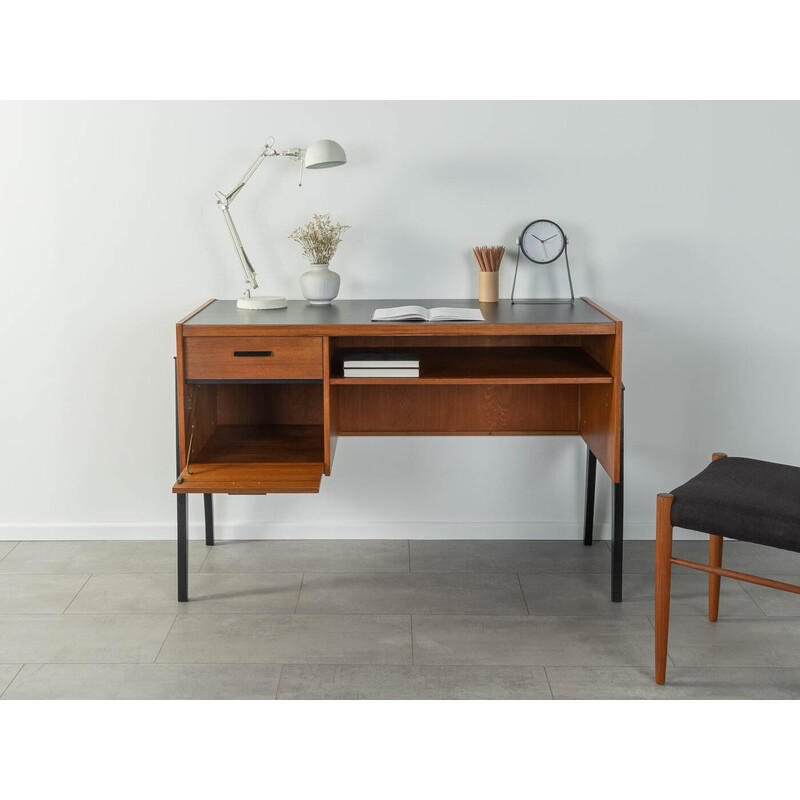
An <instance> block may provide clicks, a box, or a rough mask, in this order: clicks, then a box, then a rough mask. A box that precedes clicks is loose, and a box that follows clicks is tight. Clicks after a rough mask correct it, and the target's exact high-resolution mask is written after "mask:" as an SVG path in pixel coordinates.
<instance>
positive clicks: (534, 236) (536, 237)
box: [531, 231, 542, 242]
mask: <svg viewBox="0 0 800 800" xmlns="http://www.w3.org/2000/svg"><path fill="white" fill-rule="evenodd" d="M531 236H533V238H534V239H536V241H537V242H541V241H542V240H541V239H540V238H539V237H538V236H537V235H536V234H535V233H534V232H533V231H531Z"/></svg>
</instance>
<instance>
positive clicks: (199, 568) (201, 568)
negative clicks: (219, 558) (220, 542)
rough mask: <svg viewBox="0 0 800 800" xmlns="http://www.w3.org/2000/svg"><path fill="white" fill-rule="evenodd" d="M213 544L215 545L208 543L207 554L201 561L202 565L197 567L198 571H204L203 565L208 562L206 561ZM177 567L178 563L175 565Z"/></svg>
mask: <svg viewBox="0 0 800 800" xmlns="http://www.w3.org/2000/svg"><path fill="white" fill-rule="evenodd" d="M213 546H214V545H211V546H209V545H206V552H205V555H204V556H203V560H202V561H201V562H200V566H199V567H198V568H197V571H198V572H202V571H203V565H204V564H205V563H206V561H208V557H209V556H210V555H211V548H212V547H213ZM175 568H176V569H177V564H176V565H175Z"/></svg>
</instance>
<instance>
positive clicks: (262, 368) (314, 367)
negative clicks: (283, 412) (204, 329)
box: [183, 336, 322, 381]
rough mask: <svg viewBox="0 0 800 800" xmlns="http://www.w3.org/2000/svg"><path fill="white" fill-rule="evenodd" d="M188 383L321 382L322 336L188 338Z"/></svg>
mask: <svg viewBox="0 0 800 800" xmlns="http://www.w3.org/2000/svg"><path fill="white" fill-rule="evenodd" d="M183 341H184V345H183V346H184V359H185V360H184V369H185V378H186V380H189V381H192V380H212V381H213V380H270V379H275V380H277V379H315V378H319V379H321V378H322V337H320V336H187V337H186V338H185V339H184V340H183Z"/></svg>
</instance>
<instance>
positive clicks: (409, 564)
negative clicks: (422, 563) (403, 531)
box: [406, 539, 411, 574]
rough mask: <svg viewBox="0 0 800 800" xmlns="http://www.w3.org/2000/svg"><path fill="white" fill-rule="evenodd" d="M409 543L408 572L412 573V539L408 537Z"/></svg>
mask: <svg viewBox="0 0 800 800" xmlns="http://www.w3.org/2000/svg"><path fill="white" fill-rule="evenodd" d="M406 544H407V545H408V572H409V574H411V539H406Z"/></svg>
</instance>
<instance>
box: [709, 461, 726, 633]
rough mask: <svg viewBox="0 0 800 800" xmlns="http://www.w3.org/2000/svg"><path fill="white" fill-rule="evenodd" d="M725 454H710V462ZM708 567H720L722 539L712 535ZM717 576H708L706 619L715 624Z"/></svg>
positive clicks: (717, 604) (717, 601) (716, 614)
mask: <svg viewBox="0 0 800 800" xmlns="http://www.w3.org/2000/svg"><path fill="white" fill-rule="evenodd" d="M727 457H728V454H727V453H712V454H711V460H712V461H719V460H720V459H721V458H727ZM708 565H709V566H710V567H721V566H722V537H721V536H714V535H713V534H712V536H711V539H710V540H709V543H708ZM719 582H720V576H719V575H711V574H709V576H708V618H709V620H710V621H711V622H716V621H717V617H718V616H719Z"/></svg>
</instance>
